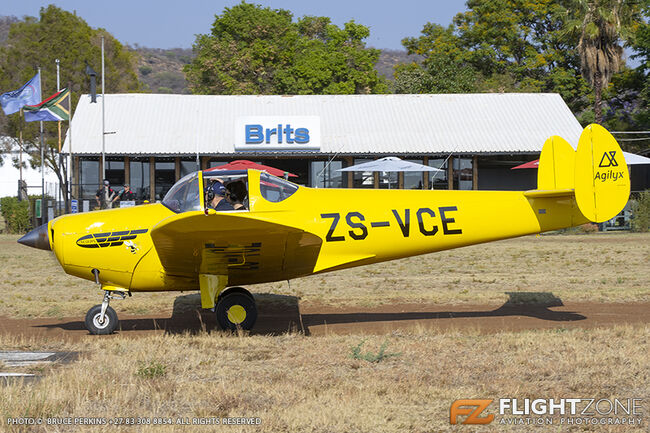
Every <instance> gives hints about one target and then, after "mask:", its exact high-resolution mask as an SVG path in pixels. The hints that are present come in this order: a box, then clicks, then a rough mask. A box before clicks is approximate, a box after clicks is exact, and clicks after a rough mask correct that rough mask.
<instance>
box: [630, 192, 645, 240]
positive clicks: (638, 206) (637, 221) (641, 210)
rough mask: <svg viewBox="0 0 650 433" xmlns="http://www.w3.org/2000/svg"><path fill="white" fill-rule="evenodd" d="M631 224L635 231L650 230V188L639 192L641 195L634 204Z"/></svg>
mask: <svg viewBox="0 0 650 433" xmlns="http://www.w3.org/2000/svg"><path fill="white" fill-rule="evenodd" d="M630 224H631V226H632V231H633V232H647V231H650V189H647V190H645V191H643V192H642V193H641V194H639V197H638V198H637V199H636V201H635V202H634V204H633V205H632V220H631V222H630Z"/></svg>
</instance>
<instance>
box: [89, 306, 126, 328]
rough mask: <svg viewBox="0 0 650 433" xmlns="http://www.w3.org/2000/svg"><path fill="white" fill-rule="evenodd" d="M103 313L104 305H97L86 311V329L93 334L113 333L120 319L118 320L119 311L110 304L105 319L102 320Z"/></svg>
mask: <svg viewBox="0 0 650 433" xmlns="http://www.w3.org/2000/svg"><path fill="white" fill-rule="evenodd" d="M101 314H102V306H101V305H95V306H94V307H92V308H91V309H90V310H88V313H86V321H85V323H86V329H87V330H88V331H90V333H91V334H93V335H108V334H112V333H113V331H115V330H116V329H117V325H118V323H119V321H118V320H117V313H116V312H115V310H113V309H112V308H111V307H110V306H109V307H107V308H106V314H104V321H103V322H102V321H101V320H100V316H101Z"/></svg>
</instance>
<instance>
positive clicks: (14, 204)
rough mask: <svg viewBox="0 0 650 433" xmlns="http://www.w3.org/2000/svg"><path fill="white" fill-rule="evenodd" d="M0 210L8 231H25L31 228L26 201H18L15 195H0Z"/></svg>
mask: <svg viewBox="0 0 650 433" xmlns="http://www.w3.org/2000/svg"><path fill="white" fill-rule="evenodd" d="M0 212H1V213H2V216H3V217H4V219H5V221H6V223H7V232H8V233H26V232H27V231H28V230H30V229H31V228H32V224H31V218H30V214H29V202H28V201H25V200H24V201H18V199H17V198H16V197H2V198H0Z"/></svg>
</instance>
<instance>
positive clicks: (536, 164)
mask: <svg viewBox="0 0 650 433" xmlns="http://www.w3.org/2000/svg"><path fill="white" fill-rule="evenodd" d="M537 167H539V159H536V160H535V161H530V162H527V163H525V164H521V165H518V166H516V167H512V168H511V169H510V170H516V169H518V168H537Z"/></svg>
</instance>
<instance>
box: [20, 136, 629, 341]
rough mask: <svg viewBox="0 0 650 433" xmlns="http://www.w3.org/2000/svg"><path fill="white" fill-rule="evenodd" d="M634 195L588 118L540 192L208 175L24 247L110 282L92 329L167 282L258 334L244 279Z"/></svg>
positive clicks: (504, 230)
mask: <svg viewBox="0 0 650 433" xmlns="http://www.w3.org/2000/svg"><path fill="white" fill-rule="evenodd" d="M217 178H218V179H219V181H220V182H222V183H225V184H226V185H229V184H234V183H240V186H243V187H245V188H246V189H247V195H248V197H247V206H248V208H247V209H244V210H235V211H232V210H230V211H219V210H215V209H211V208H210V207H208V204H209V201H210V200H212V198H213V197H212V196H211V194H212V192H213V190H214V188H213V185H214V184H213V182H214V181H215V179H217ZM206 191H207V194H206ZM629 193H630V179H629V175H628V170H627V166H626V163H625V160H624V158H623V153H622V152H621V149H620V147H619V145H618V143H617V142H616V140H615V139H614V137H612V135H611V134H610V133H609V132H607V130H605V129H604V128H602V127H601V126H599V125H590V126H588V127H587V128H585V130H584V131H583V132H582V134H581V136H580V140H579V144H578V148H577V150H575V151H574V150H573V148H572V147H571V145H570V144H569V143H567V142H566V141H565V140H563V139H562V138H560V137H558V136H553V137H551V138H549V139H548V140H547V141H546V143H545V144H544V147H543V150H542V153H541V156H540V164H539V173H538V189H535V190H530V191H449V190H435V191H422V190H420V191H418V190H409V191H404V190H367V189H364V190H355V189H312V188H307V187H302V186H297V185H295V184H293V183H291V182H288V181H286V180H284V179H280V178H277V177H274V176H271V175H269V174H268V173H266V172H260V171H257V170H245V171H207V170H204V171H199V172H195V173H192V174H190V175H188V176H185V177H184V178H182V179H181V180H179V181H178V182H177V183H176V184H175V185H174V186H173V187H172V188H171V189H170V191H169V192H168V193H167V195H166V196H165V198H164V199H163V200H162V203H158V204H150V205H144V206H137V207H133V208H123V209H110V210H104V211H98V212H89V213H82V214H72V215H65V216H61V217H58V218H56V219H54V220H52V221H50V222H49V223H48V224H44V225H42V226H40V227H38V228H36V229H34V230H32V231H31V232H29V233H28V234H26V235H25V236H23V237H22V238H21V239H19V240H18V242H20V243H22V244H24V245H28V246H32V247H36V248H41V249H45V250H53V251H54V253H55V255H56V258H57V259H58V261H59V263H60V264H61V266H63V269H64V270H65V272H67V273H68V274H70V275H75V276H77V277H80V278H84V279H87V280H90V281H94V282H95V283H96V284H98V285H101V289H102V290H104V298H103V302H102V304H100V305H95V306H94V307H92V308H91V309H90V310H89V311H88V313H87V315H86V320H85V323H86V327H87V328H88V330H89V331H90V333H92V334H110V333H112V332H113V331H114V330H115V329H117V326H118V318H117V314H116V313H115V311H114V310H113V308H111V307H110V306H109V301H110V300H111V299H120V298H121V299H124V298H125V297H126V295H129V296H130V295H131V292H155V291H167V290H199V291H200V294H201V304H202V307H203V308H208V309H213V310H214V311H216V318H217V321H218V323H219V325H220V326H221V327H222V328H223V329H236V328H242V329H251V328H252V327H253V325H254V323H255V320H256V318H257V310H256V306H255V300H254V298H253V296H252V295H251V294H250V293H249V292H248V291H247V290H246V289H244V288H242V287H240V286H241V285H246V284H255V283H265V282H272V281H282V280H290V279H293V278H298V277H302V276H305V275H311V274H315V273H320V272H329V271H334V270H338V269H344V268H350V267H354V266H362V265H367V264H370V263H377V262H382V261H386V260H393V259H398V258H402V257H408V256H413V255H417V254H425V253H430V252H434V251H442V250H447V249H451V248H457V247H462V246H466V245H473V244H479V243H482V242H489V241H494V240H498V239H506V238H512V237H516V236H523V235H527V234H533V233H540V232H545V231H549V230H557V229H561V228H566V227H572V226H577V225H580V224H584V223H586V222H588V221H593V222H602V221H606V220H608V219H610V218H612V217H614V216H615V215H617V214H618V213H619V212H620V210H621V209H622V208H623V207H624V206H625V203H626V202H627V200H628V197H629Z"/></svg>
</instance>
